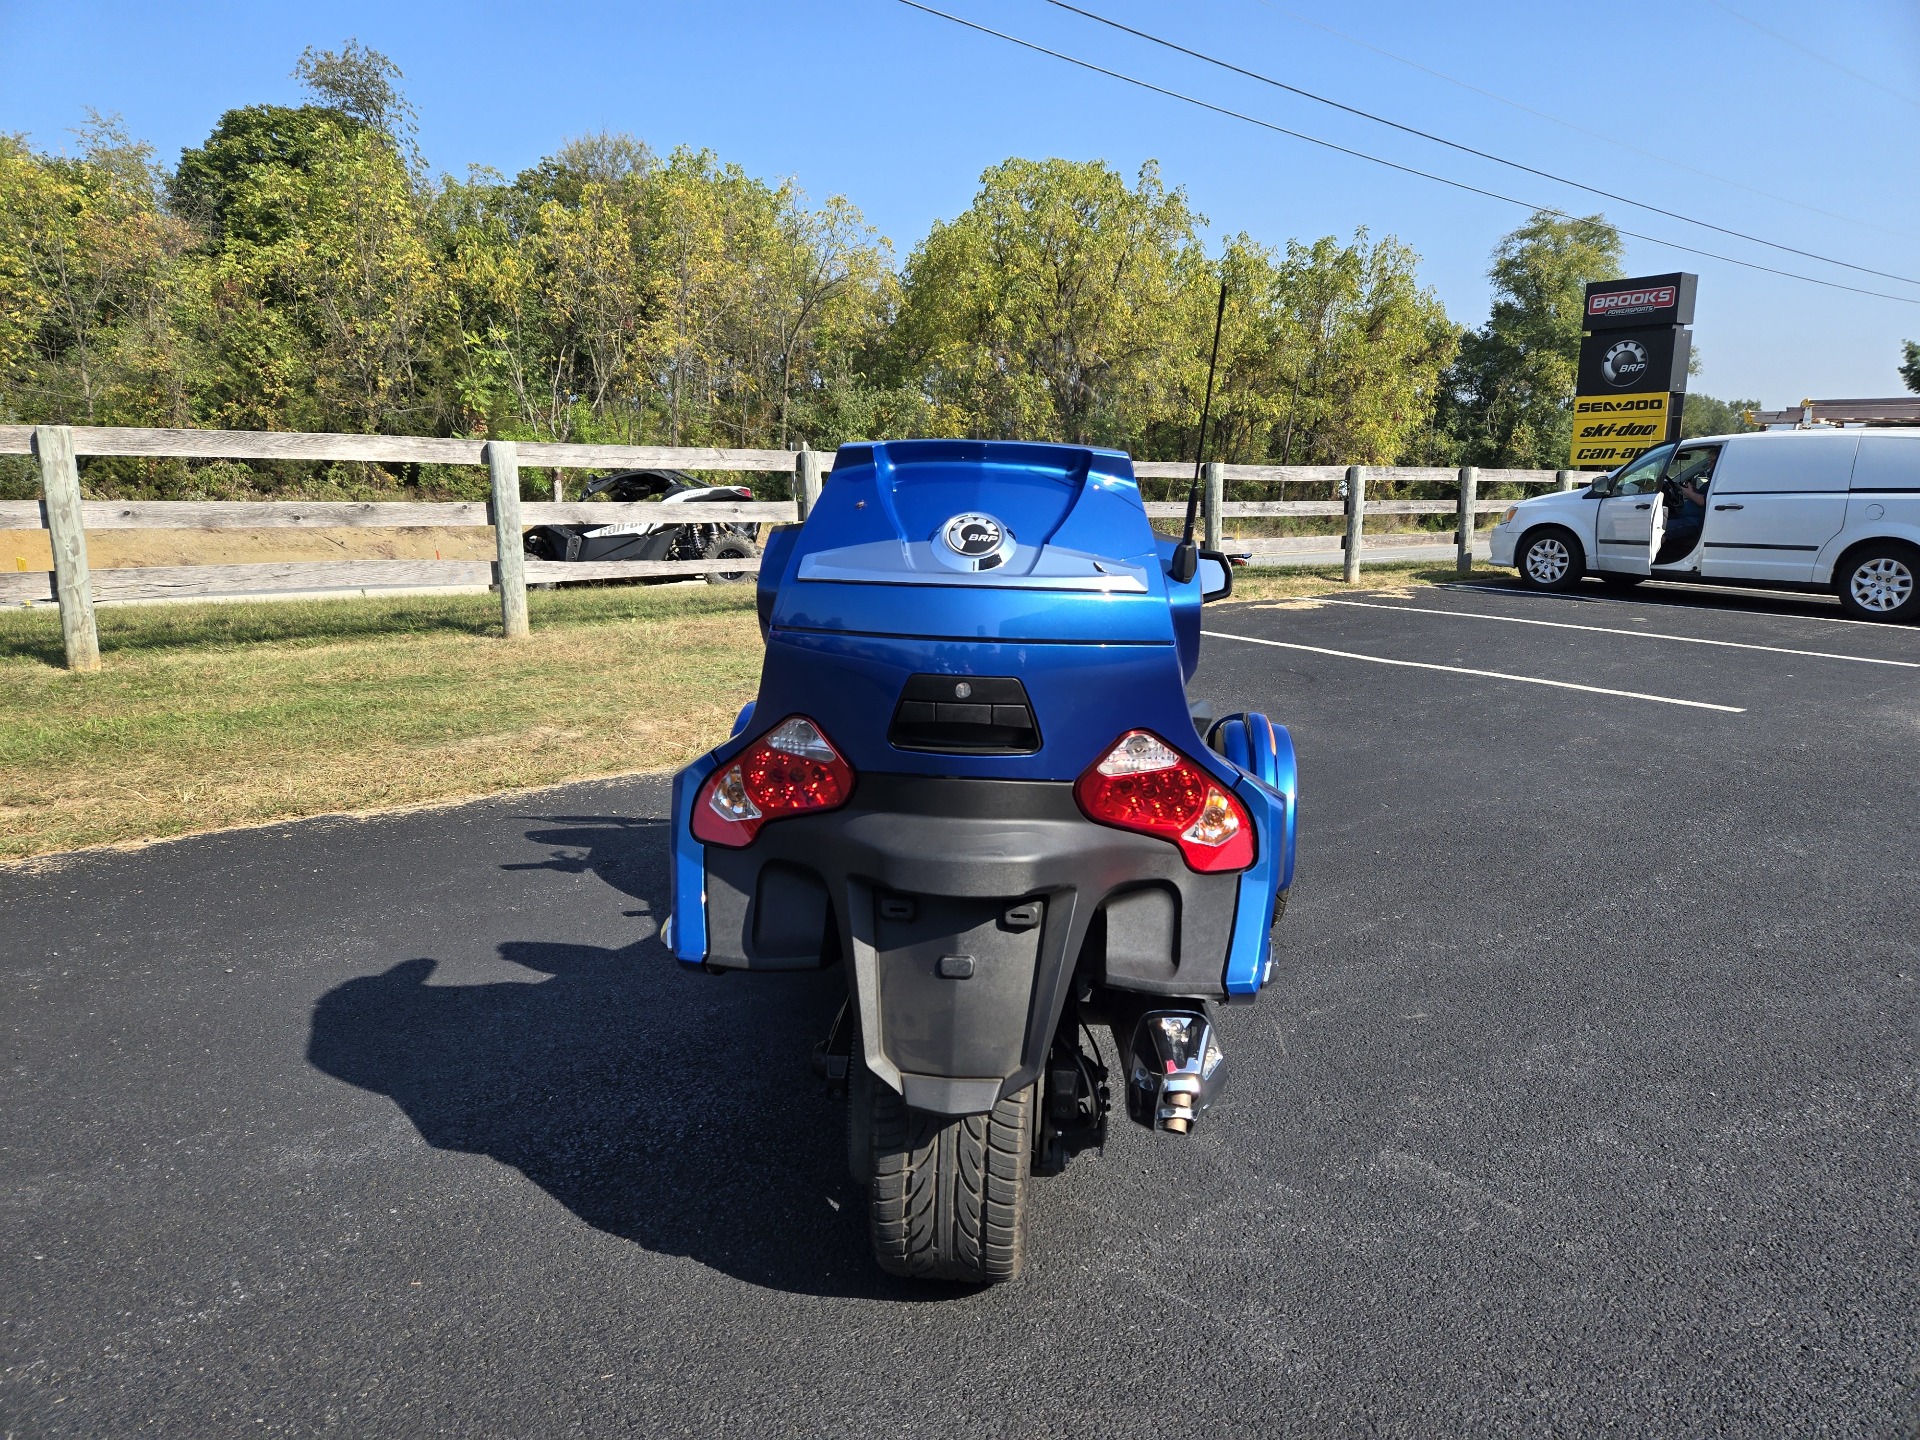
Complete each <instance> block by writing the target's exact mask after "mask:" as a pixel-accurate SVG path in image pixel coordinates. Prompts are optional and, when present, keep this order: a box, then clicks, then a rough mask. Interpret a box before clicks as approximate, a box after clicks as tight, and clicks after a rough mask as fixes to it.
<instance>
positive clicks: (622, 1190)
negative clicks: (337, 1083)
mask: <svg viewBox="0 0 1920 1440" xmlns="http://www.w3.org/2000/svg"><path fill="white" fill-rule="evenodd" d="M546 824H547V825H550V826H552V827H554V828H544V827H543V828H541V829H537V830H533V831H529V832H528V838H529V839H532V840H534V841H536V842H537V843H541V844H546V845H551V846H555V847H561V848H562V849H564V850H566V851H572V852H576V853H574V854H570V855H568V854H563V855H557V856H556V858H555V859H554V860H552V861H550V862H541V863H540V864H538V865H534V866H527V865H516V866H509V867H506V868H510V869H528V868H545V869H557V870H561V871H574V872H579V871H591V872H593V873H595V874H598V875H600V876H602V877H603V878H604V879H606V880H607V881H608V882H609V883H610V884H613V885H615V886H616V887H618V888H619V889H621V890H622V891H624V892H625V893H627V894H629V895H632V896H634V897H635V898H636V899H638V900H640V901H642V902H643V904H644V910H642V911H630V912H628V913H629V914H630V915H634V916H637V917H646V916H660V915H663V914H664V913H665V912H666V908H667V907H666V896H665V881H666V848H665V847H666V824H665V822H663V821H658V820H634V819H629V818H625V817H616V816H564V817H554V818H553V819H552V820H551V821H549V822H546ZM634 925H635V929H636V931H645V932H647V933H646V936H645V938H643V939H640V940H636V941H635V942H634V943H632V944H630V945H625V946H621V947H618V948H607V947H601V946H594V945H573V944H565V943H559V942H552V941H537V940H513V941H506V942H503V943H501V944H500V945H499V946H498V947H497V951H498V954H499V956H500V958H501V959H503V960H506V961H509V962H511V963H512V964H514V965H518V966H521V967H523V968H524V969H526V970H527V971H529V972H531V974H532V975H539V976H544V977H545V978H543V979H538V980H530V981H529V982H520V981H500V982H495V983H491V984H477V985H458V984H451V985H450V984H431V983H429V981H430V980H431V977H432V976H433V974H434V972H435V970H436V969H437V968H438V966H439V962H437V961H435V960H433V959H430V958H416V959H409V960H404V961H401V962H400V963H399V964H396V965H394V966H393V967H392V968H391V969H388V970H386V971H385V972H383V973H381V974H378V975H366V976H361V977H358V978H356V979H353V980H348V981H346V982H345V983H344V984H341V985H338V986H336V987H334V988H333V989H332V990H330V991H328V992H327V993H326V994H325V995H323V996H321V998H320V1000H319V1002H318V1003H317V1004H316V1005H315V1007H314V1011H313V1020H312V1031H311V1036H310V1039H309V1043H308V1047H307V1058H308V1060H309V1061H310V1062H311V1063H312V1064H313V1065H314V1066H316V1067H317V1068H318V1069H320V1070H321V1071H323V1072H324V1073H326V1074H328V1075H331V1076H333V1077H335V1078H336V1079H339V1080H343V1081H345V1082H346V1083H348V1084H350V1085H355V1086H359V1087H360V1088H362V1089H365V1090H369V1091H372V1092H373V1093H375V1094H378V1095H384V1096H386V1097H388V1098H389V1099H391V1100H392V1101H393V1102H394V1103H395V1104H396V1105H398V1106H399V1107H400V1108H401V1109H402V1110H403V1111H404V1112H405V1113H406V1115H407V1117H408V1118H409V1119H410V1120H411V1121H412V1122H413V1124H414V1126H415V1127H416V1128H417V1129H418V1130H419V1132H420V1134H421V1136H422V1138H424V1139H425V1140H426V1141H427V1143H428V1144H429V1145H432V1146H434V1147H435V1148H437V1149H442V1150H457V1151H465V1152H467V1153H469V1154H475V1155H485V1156H488V1157H490V1158H492V1159H494V1160H496V1161H498V1162H499V1163H501V1164H503V1165H509V1166H512V1167H513V1168H514V1169H516V1170H518V1171H520V1172H521V1173H522V1174H523V1175H525V1176H526V1177H527V1178H528V1179H529V1180H531V1181H533V1182H534V1183H535V1184H536V1185H538V1186H539V1187H540V1188H541V1189H543V1190H545V1191H546V1192H547V1193H548V1194H549V1195H551V1196H552V1197H553V1198H554V1199H555V1200H557V1201H559V1202H560V1203H561V1204H562V1205H564V1206H566V1207H567V1209H569V1210H571V1211H572V1212H573V1213H574V1214H575V1215H577V1216H579V1217H580V1218H581V1219H582V1220H584V1221H586V1222H587V1223H588V1224H589V1225H592V1226H594V1227H595V1228H596V1229H599V1230H602V1231H605V1232H606V1233H607V1234H610V1235H616V1236H619V1237H620V1238H622V1239H625V1240H630V1241H632V1242H634V1243H635V1244H637V1245H640V1246H643V1247H644V1248H646V1249H647V1250H651V1251H654V1252H656V1253H658V1254H662V1255H683V1256H686V1257H688V1258H689V1259H692V1260H696V1261H699V1262H700V1263H701V1264H704V1265H707V1266H710V1267H712V1268H713V1269H715V1270H718V1271H721V1272H723V1273H725V1274H728V1275H732V1276H734V1277H736V1278H737V1279H740V1280H743V1281H746V1282H747V1283H749V1284H753V1285H761V1286H765V1287H767V1288H770V1289H775V1290H784V1291H790V1292H793V1293H797V1294H807V1295H822V1296H851V1297H861V1298H885V1299H896V1300H900V1299H913V1300H938V1299H942V1298H949V1297H953V1296H957V1295H964V1294H968V1293H972V1292H971V1291H970V1290H969V1289H967V1288H965V1287H954V1286H944V1285H936V1286H929V1285H926V1284H920V1283H910V1282H904V1281H898V1280H895V1279H893V1278H892V1277H889V1276H886V1275H883V1274H881V1273H880V1272H879V1271H878V1270H876V1269H875V1268H874V1265H873V1260H872V1257H871V1254H870V1252H869V1250H868V1243H867V1233H866V1195H865V1192H864V1191H863V1190H861V1189H860V1188H859V1187H857V1186H856V1185H854V1184H853V1183H852V1181H851V1180H850V1178H849V1177H848V1174H847V1161H846V1138H845V1137H846V1109H845V1105H844V1103H843V1102H841V1101H838V1100H835V1099H833V1098H832V1097H830V1096H829V1095H828V1094H827V1093H826V1090H825V1087H824V1086H823V1085H822V1084H821V1082H820V1081H818V1080H817V1079H815V1077H814V1075H813V1073H812V1070H811V1068H810V1065H809V1054H810V1049H811V1046H812V1045H813V1042H814V1041H815V1040H817V1039H819V1038H820V1037H821V1036H822V1035H824V1034H826V1031H827V1027H828V1025H829V1024H830V1023H831V1021H832V1018H833V1013H834V1010H835V1009H836V1008H837V1007H838V1005H839V1003H840V1001H841V998H842V997H843V995H844V993H845V991H844V981H843V980H842V979H841V977H840V974H839V972H838V971H837V970H827V971H824V972H809V973H803V974H794V975H752V976H749V975H727V976H711V975H706V974H702V973H700V972H698V971H689V970H688V969H687V968H686V967H684V966H682V965H680V964H678V963H677V962H675V961H674V960H673V958H672V957H671V955H670V954H669V953H668V951H667V950H666V948H665V946H663V945H662V944H661V943H660V941H659V939H658V937H657V936H656V935H655V934H653V933H651V932H652V930H653V922H652V920H651V919H648V918H636V919H635V922H634ZM642 1283H644V1282H642Z"/></svg>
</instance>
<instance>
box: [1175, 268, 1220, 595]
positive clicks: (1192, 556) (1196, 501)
mask: <svg viewBox="0 0 1920 1440" xmlns="http://www.w3.org/2000/svg"><path fill="white" fill-rule="evenodd" d="M1226 316H1227V282H1226V281H1225V280H1222V281H1221V282H1220V305H1219V308H1218V309H1216V310H1215V311H1214V312H1213V353H1212V354H1211V355H1209V356H1208V357H1207V398H1206V399H1205V400H1203V401H1201V403H1200V439H1199V442H1198V443H1197V444H1196V445H1195V446H1194V447H1193V484H1191V485H1190V486H1188V487H1187V528H1186V529H1185V530H1183V531H1182V532H1181V533H1180V543H1179V544H1178V545H1176V546H1174V547H1173V560H1172V563H1171V564H1169V565H1168V567H1167V574H1169V575H1171V576H1172V577H1173V578H1174V579H1175V580H1176V581H1178V582H1179V583H1180V584H1182V585H1184V584H1186V583H1187V582H1188V581H1189V580H1191V579H1193V577H1194V575H1195V573H1196V572H1198V570H1199V569H1200V552H1199V551H1198V550H1197V549H1195V548H1194V544H1193V521H1194V517H1195V515H1196V513H1197V512H1198V511H1199V508H1200V463H1201V461H1203V460H1204V459H1205V458H1206V454H1207V418H1208V416H1209V415H1211V414H1212V412H1213V371H1214V367H1215V366H1216V365H1218V364H1219V363H1220V322H1221V321H1222V320H1224V319H1226Z"/></svg>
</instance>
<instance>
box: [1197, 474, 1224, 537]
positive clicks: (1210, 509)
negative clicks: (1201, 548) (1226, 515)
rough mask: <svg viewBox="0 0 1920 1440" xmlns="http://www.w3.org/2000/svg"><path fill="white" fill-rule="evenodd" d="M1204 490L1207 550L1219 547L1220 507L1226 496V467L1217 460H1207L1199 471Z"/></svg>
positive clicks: (1203, 502)
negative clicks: (1204, 466)
mask: <svg viewBox="0 0 1920 1440" xmlns="http://www.w3.org/2000/svg"><path fill="white" fill-rule="evenodd" d="M1201 476H1202V479H1203V480H1204V482H1205V484H1206V490H1205V491H1204V493H1203V495H1202V502H1201V503H1202V504H1203V505H1204V506H1205V508H1206V520H1207V526H1206V535H1207V540H1206V547H1207V549H1209V550H1218V549H1219V548H1220V507H1221V505H1222V504H1224V503H1225V502H1226V498H1227V467H1226V466H1224V465H1222V464H1221V463H1220V462H1219V461H1218V460H1209V461H1208V462H1207V464H1206V468H1205V469H1204V470H1203V471H1201Z"/></svg>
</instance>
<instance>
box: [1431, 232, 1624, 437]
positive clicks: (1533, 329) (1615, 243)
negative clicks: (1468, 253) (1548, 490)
mask: <svg viewBox="0 0 1920 1440" xmlns="http://www.w3.org/2000/svg"><path fill="white" fill-rule="evenodd" d="M1620 257H1621V246H1620V235H1619V232H1618V231H1616V230H1615V229H1614V228H1613V227H1612V226H1611V225H1609V224H1608V223H1607V222H1606V220H1605V218H1604V217H1602V216H1599V215H1588V216H1583V217H1579V218H1574V217H1571V216H1563V215H1558V214H1555V213H1551V212H1548V211H1544V210H1542V211H1536V212H1535V214H1534V215H1533V217H1532V218H1531V219H1530V220H1528V221H1527V223H1526V224H1524V225H1522V226H1521V227H1520V228H1519V229H1517V230H1514V231H1513V232H1511V233H1510V234H1508V235H1507V236H1506V237H1505V238H1504V239H1502V240H1501V242H1500V244H1499V247H1498V248H1497V249H1495V251H1494V255H1493V267H1492V269H1491V270H1490V271H1489V272H1488V278H1489V279H1491V280H1492V281H1493V289H1494V301H1493V314H1492V316H1491V317H1490V318H1489V319H1488V321H1487V323H1486V324H1485V325H1483V326H1481V327H1480V328H1479V329H1478V330H1474V331H1470V332H1469V333H1468V334H1467V335H1466V336H1465V337H1464V338H1463V340H1462V342H1461V346H1460V358H1459V360H1458V362H1456V364H1455V366H1454V368H1453V372H1452V374H1451V375H1450V376H1449V377H1448V381H1447V386H1446V392H1447V393H1446V400H1445V405H1444V410H1445V413H1444V414H1443V416H1442V423H1443V424H1444V425H1446V426H1447V427H1448V428H1449V429H1450V430H1451V432H1452V434H1453V435H1454V437H1455V442H1456V444H1457V446H1458V448H1459V450H1460V452H1461V456H1462V459H1463V460H1464V461H1465V462H1466V463H1469V464H1480V465H1494V466H1513V467H1519V468H1532V469H1552V468H1556V467H1558V466H1560V465H1564V464H1565V463H1566V459H1567V452H1568V448H1569V446H1570V445H1571V443H1572V435H1573V415H1572V402H1573V385H1574V372H1575V370H1576V368H1577V366H1578V363H1579V358H1580V336H1581V332H1582V330H1583V328H1584V326H1583V323H1582V322H1583V320H1584V316H1585V291H1586V285H1587V283H1588V282H1589V281H1593V280H1613V279H1618V278H1619V276H1620V273H1621V271H1620Z"/></svg>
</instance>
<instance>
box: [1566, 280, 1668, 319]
mask: <svg viewBox="0 0 1920 1440" xmlns="http://www.w3.org/2000/svg"><path fill="white" fill-rule="evenodd" d="M1679 301H1680V292H1679V291H1678V290H1677V289H1675V288H1674V287H1673V286H1671V285H1654V286H1650V287H1648V288H1647V289H1645V290H1614V291H1610V292H1608V293H1606V294H1602V295H1594V296H1590V297H1589V298H1588V300H1587V314H1588V315H1589V316H1590V317H1596V318H1597V317H1599V316H1602V315H1642V314H1645V313H1647V312H1648V311H1651V310H1671V309H1672V308H1673V307H1674V306H1675V305H1677V304H1678V303H1679Z"/></svg>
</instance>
